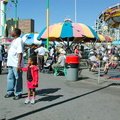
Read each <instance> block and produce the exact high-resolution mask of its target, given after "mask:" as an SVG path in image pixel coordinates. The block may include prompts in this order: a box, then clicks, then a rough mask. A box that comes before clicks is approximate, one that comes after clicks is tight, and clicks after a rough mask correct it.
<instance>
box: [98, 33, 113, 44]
mask: <svg viewBox="0 0 120 120" xmlns="http://www.w3.org/2000/svg"><path fill="white" fill-rule="evenodd" d="M98 36H99V38H100V39H98V40H99V41H104V42H105V41H108V42H112V41H114V39H113V38H112V37H111V36H108V35H101V34H98Z"/></svg>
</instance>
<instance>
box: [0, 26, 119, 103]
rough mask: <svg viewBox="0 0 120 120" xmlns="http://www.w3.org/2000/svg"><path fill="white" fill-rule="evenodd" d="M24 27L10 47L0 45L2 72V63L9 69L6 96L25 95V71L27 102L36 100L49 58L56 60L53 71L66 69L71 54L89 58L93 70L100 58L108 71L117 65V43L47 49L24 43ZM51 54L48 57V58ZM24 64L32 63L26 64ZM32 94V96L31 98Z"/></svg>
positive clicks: (16, 29)
mask: <svg viewBox="0 0 120 120" xmlns="http://www.w3.org/2000/svg"><path fill="white" fill-rule="evenodd" d="M20 35H21V30H20V29H18V28H15V29H14V31H13V33H12V37H13V38H14V40H13V41H12V43H11V45H10V46H9V48H8V47H7V46H3V45H1V46H0V74H1V73H2V66H4V67H7V68H8V76H7V94H6V95H5V98H9V97H13V99H14V100H18V99H20V98H21V97H22V93H23V85H22V84H23V78H22V71H26V72H27V73H26V81H27V87H28V97H27V99H26V100H25V104H28V103H31V104H34V103H35V94H36V88H37V87H38V82H39V75H38V74H39V72H42V70H43V69H44V65H45V61H46V59H47V58H50V59H51V60H52V64H51V71H53V72H54V69H55V68H56V67H57V68H62V67H64V66H65V60H66V55H67V54H71V53H72V54H74V55H77V56H79V58H80V60H81V59H87V60H88V64H89V65H90V66H91V67H90V70H91V71H94V70H95V69H96V68H97V67H98V66H100V62H99V61H104V62H102V63H104V73H105V74H106V73H107V72H108V70H109V68H110V67H114V68H115V67H116V66H117V64H116V63H115V62H114V61H118V60H119V59H120V58H119V54H120V52H119V49H118V47H117V46H113V47H111V46H107V47H106V46H105V45H102V46H99V47H94V48H93V49H83V45H78V44H77V45H75V46H74V47H73V46H69V47H68V46H67V47H66V46H62V47H59V49H58V48H56V47H55V46H51V47H50V48H49V50H48V49H46V47H45V45H44V44H41V45H39V46H37V45H35V44H32V45H31V46H30V47H26V46H25V45H24V42H23V40H22V39H21V38H20ZM46 56H47V58H46ZM24 64H28V65H27V67H24ZM31 94H32V99H31V98H30V97H31Z"/></svg>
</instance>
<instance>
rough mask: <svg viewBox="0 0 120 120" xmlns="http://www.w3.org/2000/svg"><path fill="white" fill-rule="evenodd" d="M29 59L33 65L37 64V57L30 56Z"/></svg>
mask: <svg viewBox="0 0 120 120" xmlns="http://www.w3.org/2000/svg"><path fill="white" fill-rule="evenodd" d="M29 58H30V59H31V61H33V65H37V57H36V56H30V57H29Z"/></svg>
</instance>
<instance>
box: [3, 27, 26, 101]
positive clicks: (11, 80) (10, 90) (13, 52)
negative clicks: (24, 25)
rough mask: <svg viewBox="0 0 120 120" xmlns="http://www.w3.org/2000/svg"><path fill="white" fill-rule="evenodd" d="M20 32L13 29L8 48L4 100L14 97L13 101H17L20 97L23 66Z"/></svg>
mask: <svg viewBox="0 0 120 120" xmlns="http://www.w3.org/2000/svg"><path fill="white" fill-rule="evenodd" d="M20 34H21V30H20V29H18V28H15V29H14V31H13V33H12V37H14V40H13V41H12V43H11V45H10V48H9V50H8V58H7V66H8V77H7V94H6V95H5V98H9V97H12V96H14V95H15V96H14V98H13V99H14V100H18V99H20V98H21V97H22V71H21V70H20V68H21V67H23V65H24V61H23V46H24V45H23V41H22V39H21V38H20Z"/></svg>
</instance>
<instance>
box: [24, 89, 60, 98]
mask: <svg viewBox="0 0 120 120" xmlns="http://www.w3.org/2000/svg"><path fill="white" fill-rule="evenodd" d="M60 89H61V88H47V89H42V90H36V95H40V96H46V95H48V94H51V93H55V92H57V91H58V90H60ZM25 97H27V93H23V94H22V98H25Z"/></svg>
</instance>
